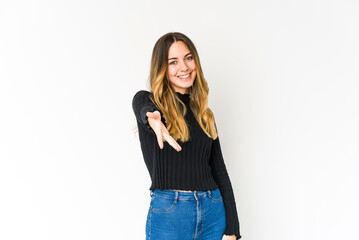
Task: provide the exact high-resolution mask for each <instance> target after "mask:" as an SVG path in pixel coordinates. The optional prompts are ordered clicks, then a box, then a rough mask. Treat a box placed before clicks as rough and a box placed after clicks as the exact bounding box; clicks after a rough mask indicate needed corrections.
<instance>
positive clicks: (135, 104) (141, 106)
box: [132, 90, 162, 134]
mask: <svg viewBox="0 0 359 240" xmlns="http://www.w3.org/2000/svg"><path fill="white" fill-rule="evenodd" d="M149 95H150V92H149V91H146V90H140V91H138V92H137V93H136V94H135V95H134V97H133V99H132V109H133V111H134V113H135V116H136V119H137V122H139V124H141V125H142V126H143V127H144V128H145V129H146V131H147V132H149V133H152V134H155V133H154V131H153V129H152V128H151V126H150V125H149V123H148V119H147V116H146V113H147V112H154V111H155V110H158V111H159V109H158V108H157V107H156V105H155V104H154V103H153V102H152V101H151V99H150V98H149ZM159 112H160V113H161V111H159ZM161 117H162V113H161Z"/></svg>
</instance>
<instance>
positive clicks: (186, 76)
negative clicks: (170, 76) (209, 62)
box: [178, 73, 190, 78]
mask: <svg viewBox="0 0 359 240" xmlns="http://www.w3.org/2000/svg"><path fill="white" fill-rule="evenodd" d="M189 75H190V73H188V74H187V75H185V76H178V77H179V78H188V77H189Z"/></svg>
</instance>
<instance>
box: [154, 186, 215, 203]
mask: <svg viewBox="0 0 359 240" xmlns="http://www.w3.org/2000/svg"><path fill="white" fill-rule="evenodd" d="M214 191H219V189H218V188H216V189H214V190H206V191H196V190H195V191H193V192H182V191H179V190H168V189H157V188H156V189H151V190H150V195H151V197H152V196H153V195H156V196H160V197H165V198H170V199H180V200H191V199H193V200H194V199H199V198H204V197H206V196H211V195H212V193H213V192H214Z"/></svg>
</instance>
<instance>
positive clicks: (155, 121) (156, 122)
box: [146, 110, 182, 152]
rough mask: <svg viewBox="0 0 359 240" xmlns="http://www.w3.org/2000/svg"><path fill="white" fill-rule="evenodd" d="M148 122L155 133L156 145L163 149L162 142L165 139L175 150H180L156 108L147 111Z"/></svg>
mask: <svg viewBox="0 0 359 240" xmlns="http://www.w3.org/2000/svg"><path fill="white" fill-rule="evenodd" d="M146 116H147V117H148V123H149V125H150V127H151V128H152V129H153V131H154V132H155V134H156V137H157V142H158V145H159V146H160V148H161V149H163V142H164V141H167V142H168V144H170V145H171V146H172V147H173V148H174V149H176V150H177V152H179V151H181V150H182V148H181V146H180V145H179V144H178V143H177V142H176V141H175V140H174V139H173V138H172V137H171V135H170V134H169V133H168V131H167V128H166V126H165V125H164V124H163V122H162V121H161V114H160V112H159V111H158V110H156V111H154V112H147V113H146Z"/></svg>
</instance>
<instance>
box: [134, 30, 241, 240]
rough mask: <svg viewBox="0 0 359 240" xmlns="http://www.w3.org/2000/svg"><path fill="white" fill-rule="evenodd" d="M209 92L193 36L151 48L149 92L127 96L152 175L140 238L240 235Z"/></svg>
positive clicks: (206, 239)
mask: <svg viewBox="0 0 359 240" xmlns="http://www.w3.org/2000/svg"><path fill="white" fill-rule="evenodd" d="M208 92H209V88H208V85H207V82H206V80H205V78H204V76H203V73H202V69H201V64H200V59H199V56H198V53H197V50H196V48H195V46H194V44H193V43H192V41H191V40H190V39H189V38H188V37H187V36H185V35H184V34H182V33H179V32H170V33H167V34H165V35H163V36H162V37H161V38H160V39H159V40H158V41H157V42H156V44H155V46H154V49H153V52H152V59H151V70H150V91H145V90H140V91H138V92H137V93H136V94H135V95H134V97H133V100H132V108H133V111H134V113H135V116H136V120H137V126H138V130H139V131H138V132H139V139H140V145H141V150H142V153H143V157H144V160H145V163H146V166H147V169H148V171H149V174H150V176H151V180H152V185H151V187H150V189H149V190H150V196H151V203H150V207H149V210H148V214H147V222H146V240H150V239H151V240H190V239H196V240H236V239H240V238H241V235H240V231H239V229H240V228H239V220H238V216H237V209H236V203H235V199H234V193H233V189H232V185H231V181H230V179H229V176H228V173H227V170H226V165H225V163H224V160H223V156H222V152H221V146H220V142H219V138H218V133H217V126H216V123H215V119H214V115H213V113H212V111H211V110H210V109H209V108H208V106H207V103H208Z"/></svg>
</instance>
